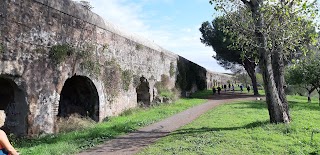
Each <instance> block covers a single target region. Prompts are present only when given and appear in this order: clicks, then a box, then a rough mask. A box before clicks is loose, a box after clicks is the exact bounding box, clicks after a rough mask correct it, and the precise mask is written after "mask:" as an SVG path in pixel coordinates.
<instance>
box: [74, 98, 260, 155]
mask: <svg viewBox="0 0 320 155" xmlns="http://www.w3.org/2000/svg"><path fill="white" fill-rule="evenodd" d="M255 99H256V97H254V96H253V95H248V94H240V93H232V92H222V93H221V95H218V94H216V95H214V96H212V95H211V96H209V98H208V102H206V103H204V104H201V105H198V106H195V107H192V108H190V109H188V110H186V111H183V112H180V113H178V114H176V115H173V116H171V117H169V118H167V119H165V120H163V121H160V122H158V123H154V124H151V125H149V126H147V127H144V128H141V129H139V130H138V131H135V132H132V133H129V134H127V135H124V136H120V137H118V138H116V139H113V140H110V141H107V142H106V143H104V144H101V145H99V146H98V147H95V148H92V149H89V150H86V151H83V152H81V153H79V155H93V154H94V155H131V154H135V153H137V152H139V151H140V150H141V149H143V148H144V147H146V146H148V145H150V144H152V143H153V142H155V141H156V140H158V139H159V138H161V137H164V136H166V135H168V134H169V133H170V132H172V131H175V130H177V129H178V128H180V127H182V126H184V125H186V124H188V123H190V122H192V121H193V120H195V119H196V118H197V117H199V116H200V115H201V114H203V113H205V112H207V111H208V110H210V109H212V108H214V107H215V106H217V105H220V104H223V103H230V102H232V101H237V100H255Z"/></svg>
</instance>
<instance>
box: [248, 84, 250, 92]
mask: <svg viewBox="0 0 320 155" xmlns="http://www.w3.org/2000/svg"><path fill="white" fill-rule="evenodd" d="M247 91H248V93H249V92H250V86H249V85H248V86H247Z"/></svg>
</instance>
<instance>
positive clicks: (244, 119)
mask: <svg viewBox="0 0 320 155" xmlns="http://www.w3.org/2000/svg"><path fill="white" fill-rule="evenodd" d="M288 100H289V102H290V109H291V111H290V113H291V116H292V122H291V123H290V124H288V125H286V124H270V123H269V115H268V110H267V108H266V104H265V102H264V101H250V102H249V101H246V102H237V103H234V104H225V105H221V106H219V107H217V108H215V109H213V110H211V111H210V112H208V113H206V114H204V115H202V116H200V117H199V118H198V119H197V120H196V121H194V122H192V123H191V124H189V125H186V126H184V127H183V128H181V129H179V130H177V131H175V132H174V133H172V134H171V135H170V136H168V137H165V138H163V139H161V140H160V141H158V142H157V143H156V144H154V145H152V146H150V147H148V148H147V149H146V150H144V151H142V152H141V153H140V154H153V155H157V154H159V155H160V154H161V155H163V154H168V155H169V154H170V155H171V154H181V155H185V154H195V155H197V154H239V155H242V154H246V155H248V154H254V155H256V154H320V149H319V148H320V133H319V134H318V133H315V135H314V137H313V141H311V135H312V132H313V131H316V130H318V129H320V114H319V111H320V107H319V106H318V104H317V101H316V100H315V101H314V102H313V103H311V104H308V103H306V98H305V97H299V96H288Z"/></svg>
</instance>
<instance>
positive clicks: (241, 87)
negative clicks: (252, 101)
mask: <svg viewBox="0 0 320 155" xmlns="http://www.w3.org/2000/svg"><path fill="white" fill-rule="evenodd" d="M240 91H241V93H242V91H243V86H242V85H240Z"/></svg>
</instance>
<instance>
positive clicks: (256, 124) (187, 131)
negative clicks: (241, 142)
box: [170, 120, 269, 135]
mask: <svg viewBox="0 0 320 155" xmlns="http://www.w3.org/2000/svg"><path fill="white" fill-rule="evenodd" d="M266 124H269V121H268V120H266V121H256V122H252V123H249V124H247V125H244V126H240V127H225V128H214V127H213V128H208V127H202V128H187V129H179V130H176V131H174V132H173V133H171V134H170V135H193V134H196V133H203V132H211V131H233V130H239V129H251V128H256V127H260V126H264V125H266Z"/></svg>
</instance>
